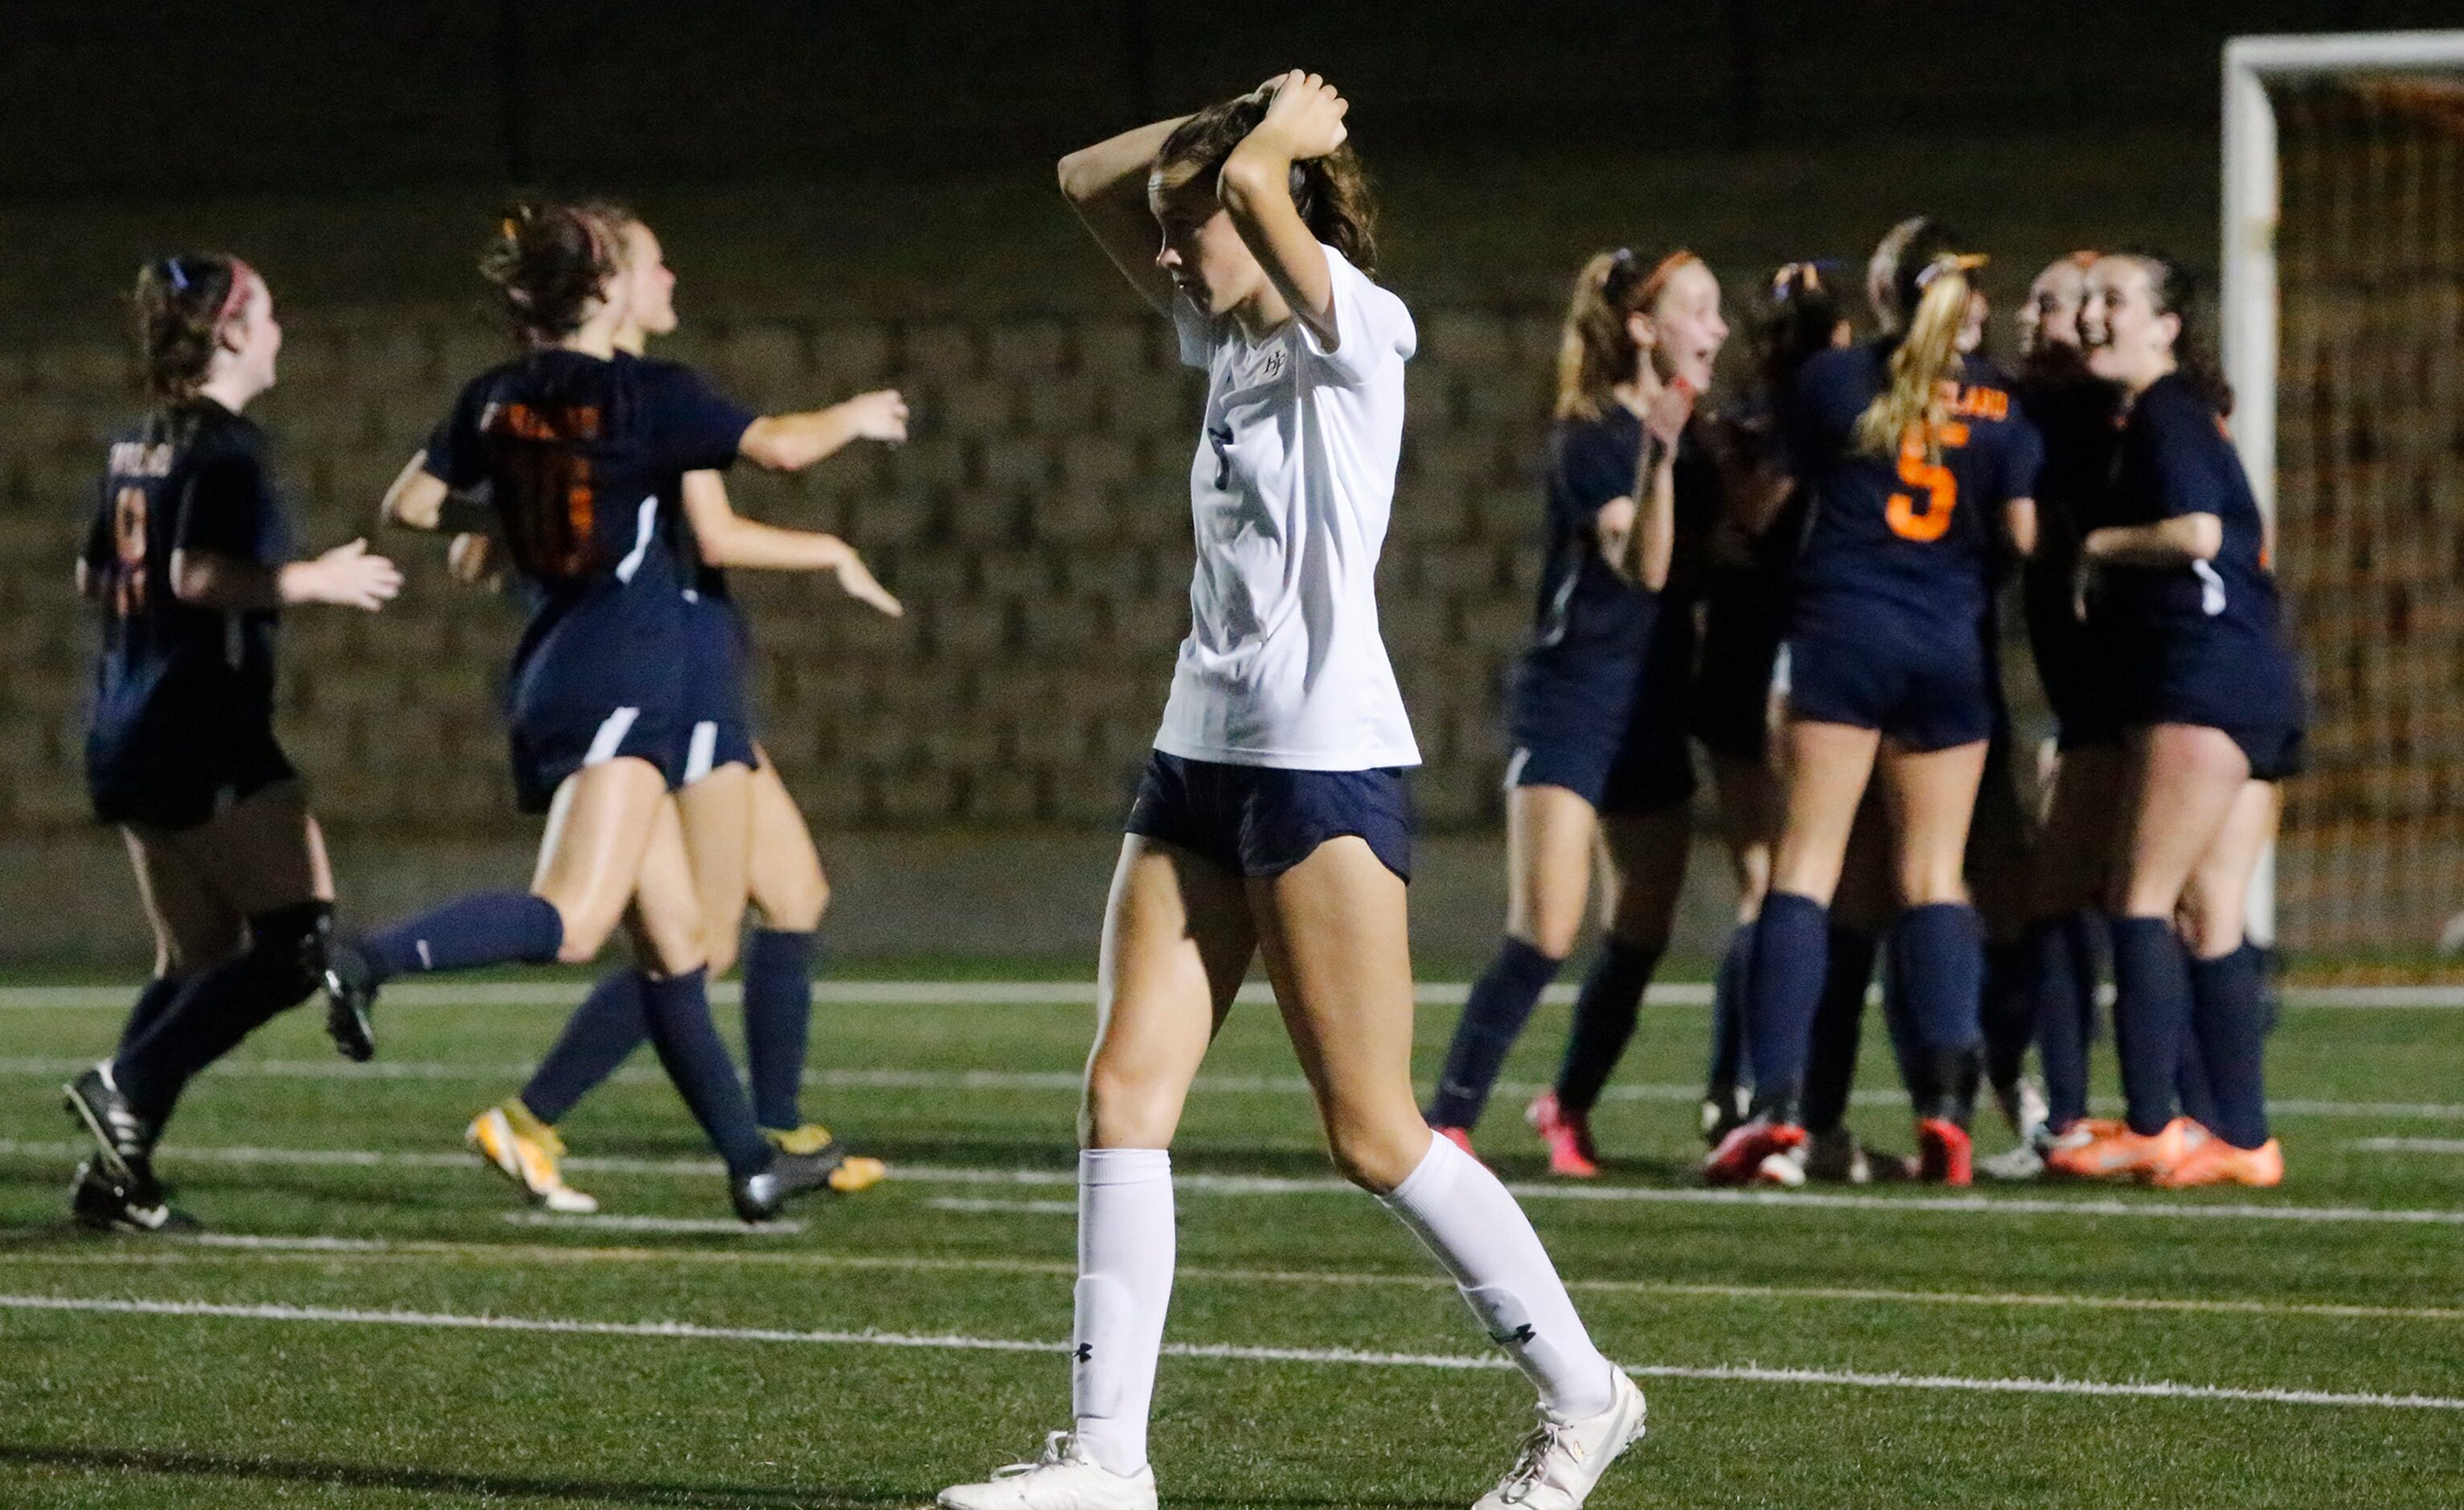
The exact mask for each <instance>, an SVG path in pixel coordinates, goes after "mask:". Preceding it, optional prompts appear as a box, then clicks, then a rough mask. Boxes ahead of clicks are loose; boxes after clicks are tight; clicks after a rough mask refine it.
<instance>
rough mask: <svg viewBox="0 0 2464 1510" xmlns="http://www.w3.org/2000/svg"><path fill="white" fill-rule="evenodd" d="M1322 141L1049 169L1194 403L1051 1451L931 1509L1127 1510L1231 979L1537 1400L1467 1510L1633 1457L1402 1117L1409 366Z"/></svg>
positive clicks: (1323, 131) (1111, 973) (1454, 1153)
mask: <svg viewBox="0 0 2464 1510" xmlns="http://www.w3.org/2000/svg"><path fill="white" fill-rule="evenodd" d="M1347 109H1348V105H1347V102H1346V101H1345V100H1343V99H1342V98H1341V97H1340V96H1338V95H1337V94H1336V93H1335V91H1334V90H1333V89H1332V88H1331V86H1329V85H1328V84H1327V83H1326V82H1325V81H1324V80H1322V79H1320V78H1317V77H1316V76H1315V75H1311V74H1303V73H1300V72H1297V71H1295V72H1293V73H1290V74H1287V75H1285V76H1283V77H1281V78H1276V79H1274V80H1271V81H1270V82H1269V83H1267V84H1266V85H1265V86H1263V87H1261V88H1260V89H1258V90H1256V91H1255V92H1253V93H1251V94H1248V95H1244V96H1242V97H1241V98H1239V99H1236V100H1227V101H1225V102H1223V103H1221V104H1217V105H1213V106H1210V107H1208V108H1207V109H1205V110H1202V111H1200V112H1199V113H1198V114H1197V115H1194V116H1188V117H1184V118H1181V119H1178V120H1173V121H1163V122H1156V123H1155V124H1153V125H1147V126H1141V127H1139V128H1137V129H1136V130H1133V131H1129V132H1126V133H1124V134H1122V135H1120V136H1117V137H1113V138H1111V140H1109V141H1106V142H1103V143H1100V144H1096V145H1094V146H1091V147H1088V148H1086V149H1084V150H1082V151H1079V152H1075V153H1072V154H1071V155H1070V156H1068V157H1067V158H1065V159H1063V160H1062V163H1061V186H1062V189H1063V191H1064V192H1065V193H1066V194H1067V196H1068V198H1069V200H1070V202H1071V204H1072V205H1073V206H1074V207H1075V208H1076V209H1077V211H1078V212H1079V214H1080V216H1081V217H1082V218H1083V219H1084V220H1085V221H1086V223H1087V227H1088V229H1089V231H1090V232H1091V233H1093V234H1094V236H1095V238H1096V240H1097V241H1098V242H1099V243H1101V244H1102V246H1103V247H1104V249H1105V251H1106V252H1107V253H1109V254H1110V255H1111V258H1112V260H1113V261H1114V262H1115V263H1117V264H1118V265H1119V266H1120V269H1121V271H1122V273H1123V274H1124V275H1126V276H1127V277H1128V278H1129V279H1130V281H1131V282H1132V283H1133V284H1134V285H1135V286H1136V288H1137V290H1138V292H1139V293H1140V294H1141V295H1143V296H1144V297H1145V298H1146V300H1147V301H1148V302H1149V303H1151V304H1153V305H1154V306H1155V308H1156V309H1157V310H1158V311H1162V312H1166V313H1168V314H1170V316H1171V317H1172V321H1173V323H1174V326H1175V328H1176V329H1177V331H1178V333H1179V338H1180V357H1181V360H1182V361H1183V362H1184V363H1186V364H1188V365H1189V366H1196V367H1199V368H1201V369H1203V370H1204V371H1205V372H1206V374H1207V397H1206V408H1205V416H1204V421H1203V426H1204V428H1203V430H1202V431H1201V433H1200V435H1199V443H1198V447H1197V454H1196V455H1195V456H1194V457H1193V458H1192V460H1191V464H1190V477H1189V487H1190V505H1191V513H1192V516H1193V522H1194V524H1195V526H1196V532H1197V542H1198V562H1197V570H1196V573H1195V576H1194V578H1193V580H1192V582H1191V586H1190V608H1191V619H1192V623H1191V626H1190V633H1189V637H1188V638H1187V639H1185V640H1184V641H1182V643H1181V647H1180V654H1179V660H1178V664H1177V667H1176V669H1175V672H1174V676H1173V687H1172V696H1171V698H1170V699H1169V700H1168V702H1167V704H1166V706H1165V710H1164V718H1163V726H1162V728H1161V730H1159V731H1158V733H1157V735H1156V738H1155V754H1154V756H1153V757H1152V759H1151V760H1150V761H1149V763H1148V766H1147V769H1146V774H1145V777H1144V779H1143V781H1142V782H1141V785H1140V788H1139V791H1138V795H1137V798H1136V800H1135V802H1134V804H1133V807H1132V809H1131V811H1130V817H1129V823H1128V828H1129V833H1128V836H1127V837H1126V838H1125V839H1124V840H1123V842H1122V849H1121V863H1120V868H1119V869H1118V871H1116V872H1115V874H1114V877H1113V882H1112V892H1111V900H1110V902H1109V904H1108V908H1107V916H1106V920H1105V927H1104V943H1103V960H1102V968H1101V971H1100V980H1101V984H1100V986H1099V988H1098V989H1099V993H1100V996H1101V1004H1100V1018H1099V1026H1098V1029H1097V1033H1096V1041H1095V1047H1094V1051H1093V1053H1092V1055H1090V1056H1089V1060H1088V1066H1087V1095H1086V1102H1085V1106H1084V1109H1083V1111H1082V1115H1081V1128H1080V1130H1081V1135H1082V1139H1083V1144H1084V1150H1085V1151H1084V1152H1082V1153H1081V1154H1080V1156H1079V1194H1078V1211H1079V1217H1078V1222H1079V1226H1078V1254H1079V1278H1078V1286H1077V1298H1076V1299H1077V1315H1076V1322H1075V1326H1074V1329H1073V1334H1072V1347H1073V1353H1074V1359H1073V1362H1072V1365H1071V1381H1072V1391H1071V1392H1072V1396H1073V1406H1074V1411H1075V1415H1076V1418H1077V1419H1076V1422H1075V1424H1074V1426H1073V1428H1072V1429H1071V1430H1069V1431H1065V1432H1054V1433H1053V1434H1052V1436H1051V1437H1050V1439H1049V1440H1048V1443H1047V1445H1046V1447H1045V1452H1044V1454H1043V1455H1042V1456H1041V1457H1040V1458H1039V1459H1038V1460H1037V1461H1035V1462H1032V1463H1022V1464H1018V1465H1016V1466H1015V1467H1013V1468H1011V1469H1005V1470H1002V1471H1001V1473H999V1474H997V1475H996V1476H995V1477H993V1478H992V1479H991V1480H989V1481H987V1482H983V1483H975V1484H964V1485H959V1486H957V1487H955V1488H952V1489H948V1490H945V1491H943V1492H942V1494H941V1497H940V1503H941V1504H943V1505H945V1506H951V1507H954V1510H987V1507H993V1506H1005V1507H1014V1510H1043V1507H1051V1510H1062V1507H1071V1510H1103V1507H1111V1506H1120V1507H1128V1510H1136V1507H1151V1506H1153V1505H1154V1504H1155V1473H1154V1470H1153V1469H1152V1468H1151V1467H1150V1466H1149V1465H1148V1462H1147V1440H1146V1438H1147V1418H1148V1414H1149V1405H1150V1401H1151V1399H1152V1397H1153V1394H1154V1390H1155V1363H1156V1358H1157V1353H1158V1349H1159V1348H1160V1346H1161V1344H1162V1338H1163V1324H1164V1312H1165V1309H1166V1306H1167V1304H1168V1303H1169V1301H1170V1299H1171V1294H1172V1276H1173V1228H1174V1223H1173V1194H1172V1161H1171V1155H1170V1154H1169V1153H1168V1152H1167V1151H1166V1150H1167V1149H1168V1148H1169V1146H1170V1144H1171V1143H1172V1138H1173V1132H1174V1129H1175V1127H1176V1125H1177V1122H1178V1121H1179V1117H1180V1109H1181V1105H1182V1101H1183V1099H1184V1098H1185V1096H1186V1095H1187V1093H1188V1090H1189V1086H1190V1082H1191V1080H1192V1078H1193V1077H1195V1076H1196V1074H1197V1072H1198V1068H1199V1063H1200V1061H1201V1060H1202V1059H1203V1058H1204V1056H1205V1053H1206V1046H1207V1043H1208V1040H1209V1039H1210V1038H1211V1037H1212V1036H1213V1033H1214V1032H1215V1030H1216V1028H1217V1027H1218V1026H1219V1025H1220V1024H1221V1022H1222V1020H1223V1018H1224V1015H1225V1014H1226V1013H1227V1012H1229V1011H1230V1010H1231V1008H1232V1002H1233V997H1234V993H1235V992H1236V991H1237V990H1238V989H1239V988H1240V984H1241V979H1242V976H1243V973H1244V972H1245V971H1246V970H1247V968H1248V966H1249V962H1250V960H1251V958H1252V957H1253V956H1254V955H1257V954H1261V953H1263V954H1264V956H1265V964H1266V971H1267V974H1268V977H1269V978H1270V979H1271V980H1272V982H1273V984H1274V989H1275V997H1276V1001H1277V1003H1278V1005H1279V1006H1280V1008H1281V1010H1282V1012H1283V1016H1284V1021H1285V1024H1286V1026H1287V1030H1288V1032H1289V1033H1290V1034H1291V1038H1292V1044H1293V1048H1294V1050H1295V1051H1296V1052H1297V1053H1298V1054H1299V1055H1300V1059H1301V1064H1302V1068H1303V1069H1304V1071H1305V1072H1306V1073H1307V1075H1308V1077H1309V1084H1310V1086H1311V1087H1312V1088H1313V1090H1314V1092H1315V1095H1316V1098H1317V1102H1318V1109H1319V1113H1320V1116H1321V1118H1322V1119H1323V1122H1324V1125H1325V1128H1326V1134H1327V1140H1328V1143H1329V1144H1330V1145H1331V1149H1332V1152H1333V1155H1334V1160H1335V1163H1336V1165H1337V1166H1339V1167H1340V1168H1341V1169H1342V1170H1343V1172H1344V1173H1345V1174H1346V1175H1347V1176H1348V1177H1350V1178H1351V1179H1352V1180H1353V1182H1354V1183H1356V1184H1358V1185H1360V1186H1361V1187H1363V1188H1367V1189H1369V1190H1372V1191H1374V1192H1375V1193H1376V1194H1377V1195H1378V1197H1379V1198H1380V1200H1381V1201H1383V1202H1384V1204H1385V1205H1386V1206H1387V1208H1388V1209H1389V1210H1392V1211H1394V1212H1395V1214H1396V1215H1397V1217H1399V1218H1400V1219H1401V1220H1402V1221H1403V1222H1404V1223H1405V1224H1406V1225H1407V1226H1409V1227H1410V1228H1411V1229H1412V1230H1413V1231H1414V1232H1416V1233H1418V1234H1419V1237H1420V1239H1421V1241H1422V1242H1424V1243H1425V1244H1427V1246H1428V1248H1429V1250H1430V1252H1431V1253H1432V1254H1434V1255H1436V1256H1437V1258H1438V1260H1439V1262H1440V1263H1441V1264H1442V1265H1443V1266H1444V1268H1445V1270H1446V1272H1447V1273H1448V1274H1449V1275H1450V1276H1452V1277H1453V1278H1454V1279H1455V1282H1456V1283H1457V1285H1458V1286H1459V1287H1460V1288H1461V1290H1462V1293H1463V1298H1464V1299H1466V1300H1467V1301H1469V1302H1470V1304H1471V1306H1472V1309H1473V1311H1474V1313H1475V1315H1477V1316H1478V1317H1479V1319H1480V1321H1481V1322H1482V1324H1483V1325H1484V1326H1485V1328H1486V1329H1487V1331H1488V1333H1489V1335H1490V1336H1491V1337H1493V1338H1495V1339H1497V1340H1498V1342H1499V1343H1500V1344H1501V1345H1503V1346H1504V1347H1505V1348H1506V1349H1507V1352H1508V1354H1509V1355H1510V1356H1511V1357H1512V1358H1513V1360H1514V1362H1515V1363H1516V1365H1517V1366H1519V1367H1521V1368H1522V1370H1523V1371H1524V1373H1525V1374H1526V1375H1527V1376H1528V1377H1529V1379H1530V1380H1531V1381H1532V1383H1533V1384H1534V1385H1535V1386H1537V1387H1538V1388H1539V1391H1540V1397H1541V1399H1540V1412H1541V1414H1540V1423H1539V1425H1538V1427H1537V1428H1536V1429H1535V1430H1534V1431H1533V1432H1531V1434H1530V1435H1529V1437H1527V1438H1526V1439H1525V1441H1524V1444H1523V1447H1522V1450H1521V1451H1520V1452H1519V1453H1518V1454H1517V1457H1516V1460H1515V1463H1514V1465H1513V1467H1512V1468H1511V1469H1510V1470H1509V1471H1508V1472H1507V1475H1506V1477H1504V1478H1503V1479H1502V1480H1501V1481H1500V1482H1499V1483H1498V1485H1497V1487H1496V1488H1495V1489H1493V1490H1492V1491H1490V1492H1489V1494H1487V1495H1486V1496H1485V1497H1484V1498H1483V1499H1481V1500H1480V1501H1479V1503H1480V1505H1481V1506H1482V1507H1496V1506H1504V1505H1507V1504H1521V1505H1528V1506H1531V1507H1533V1510H1570V1507H1572V1506H1574V1505H1578V1504H1580V1503H1581V1502H1582V1500H1583V1499H1584V1498H1585V1497H1586V1496H1587V1495H1588V1494H1589V1493H1590V1492H1591V1489H1592V1486H1593V1485H1594V1484H1595V1482H1596V1481H1597V1480H1598V1478H1599V1477H1600V1475H1601V1474H1602V1472H1603V1471H1605V1470H1606V1469H1607V1467H1608V1465H1609V1463H1610V1461H1611V1460H1612V1459H1614V1458H1615V1457H1616V1456H1617V1454H1619V1453H1620V1452H1622V1451H1623V1450H1624V1449H1625V1447H1626V1446H1627V1445H1628V1444H1629V1443H1630V1442H1632V1441H1634V1440H1635V1439H1637V1438H1639V1436H1640V1435H1641V1434H1642V1428H1643V1404H1642V1394H1641V1391H1639V1389H1637V1388H1635V1386H1634V1384H1633V1381H1631V1380H1629V1379H1628V1378H1627V1377H1626V1376H1625V1375H1624V1374H1623V1373H1622V1372H1620V1371H1619V1370H1618V1369H1617V1367H1616V1366H1614V1365H1612V1364H1610V1363H1609V1361H1608V1360H1607V1359H1606V1358H1604V1357H1602V1356H1601V1355H1600V1353H1599V1351H1598V1349H1597V1348H1595V1347H1594V1346H1593V1345H1592V1342H1591V1339H1590V1337H1589V1335H1588V1334H1587V1333H1586V1332H1585V1331H1584V1328H1583V1323H1582V1321H1581V1320H1580V1319H1579V1318H1578V1317H1577V1316H1576V1315H1575V1313H1574V1307H1573V1301H1572V1300H1571V1299H1569V1298H1568V1297H1567V1294H1566V1288H1565V1286H1564V1284H1563V1283H1561V1282H1560V1281H1559V1279H1558V1277H1557V1273H1556V1269H1555V1266H1554V1265H1552V1264H1551V1262H1550V1260H1549V1255H1548V1254H1547V1253H1546V1252H1545V1251H1544V1250H1543V1249H1542V1248H1541V1246H1540V1240H1539V1237H1538V1235H1537V1234H1536V1233H1534V1232H1532V1230H1531V1224H1530V1223H1529V1221H1527V1220H1526V1219H1525V1217H1524V1215H1523V1212H1522V1210H1521V1209H1520V1208H1518V1207H1517V1206H1516V1205H1515V1203H1514V1199H1513V1197H1512V1196H1510V1195H1508V1194H1507V1191H1506V1188H1505V1187H1504V1186H1502V1185H1500V1184H1499V1183H1498V1181H1497V1178H1496V1176H1494V1175H1492V1174H1490V1173H1489V1172H1488V1170H1486V1169H1485V1168H1484V1167H1482V1166H1481V1164H1480V1162H1479V1161H1478V1160H1476V1159H1473V1158H1472V1157H1471V1156H1469V1155H1468V1154H1465V1153H1464V1152H1463V1150H1462V1149H1461V1148H1459V1147H1457V1146H1456V1145H1455V1144H1453V1143H1451V1142H1449V1141H1448V1140H1446V1139H1443V1138H1440V1137H1437V1136H1435V1135H1434V1134H1432V1133H1431V1132H1430V1131H1429V1128H1428V1124H1427V1123H1426V1122H1424V1121H1421V1119H1420V1115H1419V1109H1418V1108H1417V1107H1416V1106H1415V1105H1414V1104H1413V1099H1412V1077H1411V1047H1412V970H1411V954H1410V949H1409V947H1408V944H1407V943H1406V940H1405V892H1404V876H1405V873H1406V871H1407V868H1408V866H1409V863H1410V844H1411V820H1410V816H1409V813H1408V811H1407V810H1408V804H1407V799H1406V796H1405V791H1404V782H1403V769H1402V768H1403V767H1405V766H1412V765H1415V764H1417V763H1418V761H1419V751H1418V749H1417V748H1416V746H1415V745H1414V743H1413V739H1412V731H1411V726H1410V723H1409V722H1408V721H1407V720H1406V719H1405V717H1404V712H1403V699H1402V697H1401V694H1400V693H1399V691H1398V690H1397V686H1396V683H1395V675H1394V672H1393V669H1392V668H1391V667H1390V666H1389V664H1388V662H1387V659H1386V652H1385V647H1384V646H1383V644H1382V643H1381V642H1380V640H1379V637H1378V633H1377V609H1376V598H1375V581H1374V576H1373V573H1374V571H1375V566H1376V561H1377V552H1378V547H1379V545H1380V544H1381V543H1382V541H1383V539H1384V536H1385V532H1386V522H1387V517H1388V513H1389V510H1390V508H1391V506H1392V503H1393V499H1394V485H1395V466H1396V462H1397V454H1398V452H1399V449H1400V445H1401V439H1402V428H1403V367H1404V364H1405V363H1406V362H1407V361H1409V360H1410V358H1411V356H1412V353H1413V350H1414V348H1415V346H1416V344H1418V338H1417V336H1416V334H1415V331H1414V328H1413V324H1412V317H1411V314H1410V312H1409V311H1408V310H1406V309H1405V308H1404V307H1403V303H1402V301H1401V300H1398V299H1397V298H1396V297H1395V296H1394V295H1393V294H1391V293H1389V292H1388V291H1386V290H1385V289H1383V288H1381V287H1379V286H1378V285H1377V284H1375V283H1374V282H1372V281H1371V280H1370V278H1369V276H1368V273H1367V272H1366V271H1364V270H1365V269H1366V268H1368V267H1370V266H1371V265H1372V264H1373V262H1374V250H1375V249H1374V243H1373V241H1372V239H1371V236H1370V230H1369V228H1370V216H1371V207H1370V203H1369V200H1368V198H1367V191H1366V187H1365V185H1364V184H1363V182H1362V179H1361V176H1360V169H1359V164H1358V161H1357V160H1356V159H1355V158H1354V157H1353V154H1352V152H1351V151H1350V150H1349V149H1348V148H1347V147H1346V145H1345V136H1346V130H1345V126H1344V121H1343V118H1344V114H1345V112H1346V110H1347ZM1158 224H1159V225H1160V228H1161V237H1160V245H1158V244H1157V241H1158V238H1157V234H1156V232H1157V226H1158Z"/></svg>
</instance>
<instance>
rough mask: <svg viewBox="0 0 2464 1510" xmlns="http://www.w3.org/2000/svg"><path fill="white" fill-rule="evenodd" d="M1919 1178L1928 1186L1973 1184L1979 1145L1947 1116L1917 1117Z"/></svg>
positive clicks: (1964, 1129) (1965, 1129)
mask: <svg viewBox="0 0 2464 1510" xmlns="http://www.w3.org/2000/svg"><path fill="white" fill-rule="evenodd" d="M1917 1178H1918V1179H1920V1180H1923V1181H1925V1183H1926V1184H1928V1185H1960V1186H1964V1185H1972V1184H1974V1183H1975V1180H1976V1145H1975V1144H1973V1143H1971V1142H1970V1141H1969V1136H1968V1129H1967V1128H1965V1127H1962V1126H1961V1125H1959V1123H1957V1122H1955V1121H1950V1120H1949V1119H1948V1118H1947V1117H1921V1118H1918V1119H1917Z"/></svg>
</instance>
